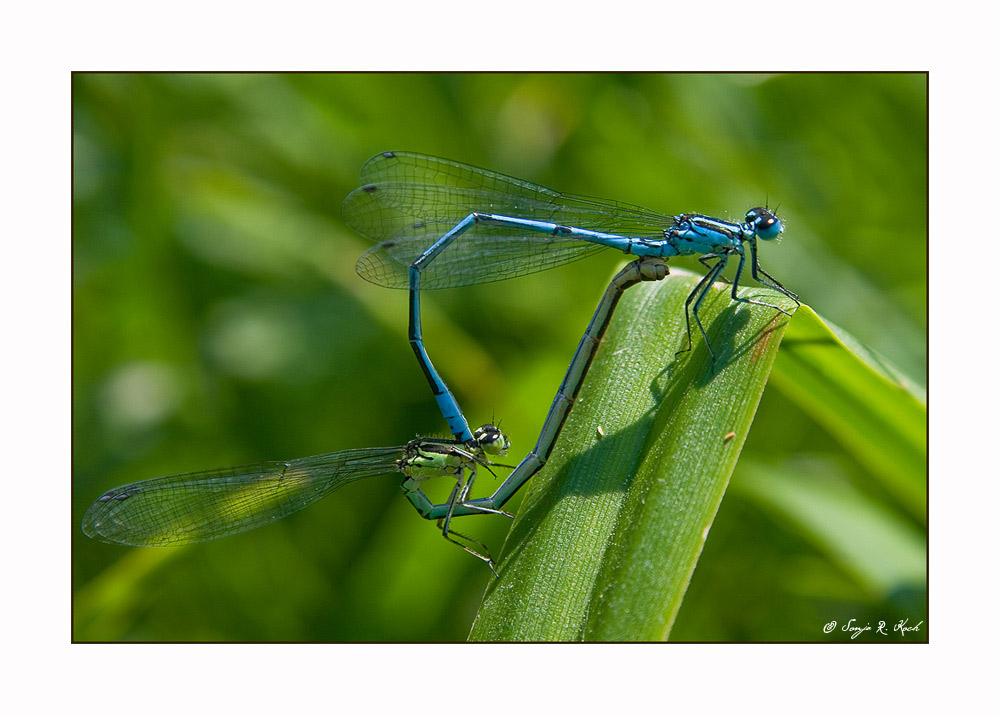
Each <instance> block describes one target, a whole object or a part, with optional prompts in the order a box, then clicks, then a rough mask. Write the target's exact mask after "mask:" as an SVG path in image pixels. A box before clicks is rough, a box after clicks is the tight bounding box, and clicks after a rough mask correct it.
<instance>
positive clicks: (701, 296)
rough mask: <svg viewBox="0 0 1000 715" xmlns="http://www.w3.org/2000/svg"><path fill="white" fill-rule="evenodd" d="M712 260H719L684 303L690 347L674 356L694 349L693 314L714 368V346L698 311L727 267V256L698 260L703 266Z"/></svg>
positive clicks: (721, 255) (710, 255)
mask: <svg viewBox="0 0 1000 715" xmlns="http://www.w3.org/2000/svg"><path fill="white" fill-rule="evenodd" d="M712 258H716V259H718V260H717V261H716V262H715V265H713V266H711V267H710V268H709V271H708V273H706V274H705V277H704V278H702V279H701V280H700V281H698V285H696V286H695V287H694V290H693V291H691V293H690V294H689V295H688V297H687V300H685V301H684V321H685V322H686V323H687V337H688V346H687V347H686V348H685V349H683V350H678V351H677V352H676V353H674V355H675V356H676V355H680V354H681V353H686V352H690V351H691V350H692V348H693V347H694V342H693V341H692V340H691V314H692V313H693V314H694V321H695V323H697V324H698V330H700V331H701V336H702V337H703V338H704V339H705V347H707V348H708V354H709V357H711V358H712V365H713V366H714V365H715V352H714V351H713V350H712V345H711V343H709V341H708V333H706V332H705V328H704V326H703V325H702V324H701V318H699V317H698V309H699V308H700V307H701V303H702V301H704V300H705V296H706V295H708V291H710V290H711V289H712V285H713V284H714V283H715V280H716V279H717V278H718V277H719V274H720V273H722V271H723V270H724V269H725V267H726V260H727V258H726V255H725V254H716V253H708V254H705V255H704V256H702V257H701V258H699V259H698V260H699V261H700V262H701V263H702V265H704V266H708V263H707V262H706V261H708V260H711V259H712ZM695 296H697V299H695ZM692 301H694V306H693V307H692V306H691V302H692Z"/></svg>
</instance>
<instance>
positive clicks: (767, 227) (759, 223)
mask: <svg viewBox="0 0 1000 715" xmlns="http://www.w3.org/2000/svg"><path fill="white" fill-rule="evenodd" d="M747 223H752V224H753V225H754V228H756V229H757V238H759V239H761V240H764V241H770V240H771V239H773V238H777V237H778V236H780V235H781V232H782V231H784V230H785V227H784V225H782V223H781V219H780V218H778V217H777V216H775V215H774V214H773V213H772V212H771V211H769V210H768V209H766V208H763V207H761V206H758V207H757V208H755V209H750V210H749V211H747Z"/></svg>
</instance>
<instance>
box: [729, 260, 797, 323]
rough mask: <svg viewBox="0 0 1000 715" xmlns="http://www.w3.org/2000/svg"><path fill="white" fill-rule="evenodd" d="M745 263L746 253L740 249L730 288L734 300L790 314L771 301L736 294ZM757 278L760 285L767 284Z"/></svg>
mask: <svg viewBox="0 0 1000 715" xmlns="http://www.w3.org/2000/svg"><path fill="white" fill-rule="evenodd" d="M745 264H746V255H745V254H744V253H743V252H742V251H740V262H739V264H738V265H737V266H736V276H735V277H734V278H733V290H732V297H733V300H734V301H736V302H737V303H749V304H751V305H759V306H762V307H764V308H774V309H775V310H777V311H778V312H781V313H784V314H785V315H791V313H789V312H788V311H787V310H785V309H784V308H782V307H781V306H778V305H772V304H771V303H765V302H764V301H762V300H755V299H753V298H740V297H739V296H738V295H736V291H737V290H739V287H740V276H742V275H743V266H744V265H745ZM751 265H753V264H751ZM754 278H755V279H757V278H756V276H754ZM757 280H758V282H760V283H761V284H762V285H767V283H764V282H763V281H760V280H759V279H757ZM768 287H773V286H768ZM796 302H798V301H796Z"/></svg>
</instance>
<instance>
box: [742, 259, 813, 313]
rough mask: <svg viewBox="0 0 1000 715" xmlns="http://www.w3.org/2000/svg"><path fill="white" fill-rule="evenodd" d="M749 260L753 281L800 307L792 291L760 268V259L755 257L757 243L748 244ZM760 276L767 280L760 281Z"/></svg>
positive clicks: (797, 298)
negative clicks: (772, 289)
mask: <svg viewBox="0 0 1000 715" xmlns="http://www.w3.org/2000/svg"><path fill="white" fill-rule="evenodd" d="M750 258H751V261H750V275H752V276H753V279H754V280H755V281H757V282H758V283H760V284H762V285H766V286H768V287H769V288H774V289H775V290H776V291H778V292H779V293H782V294H784V295H786V296H788V297H789V298H791V299H792V300H794V301H795V305H802V304H801V303H800V302H799V297H798V296H797V295H795V293H792V291H790V290H788V289H787V288H785V286H783V285H781V283H779V282H778V279H777V278H775V277H774V276H772V275H771V274H770V273H768V272H767V271H765V270H764V269H763V268H761V266H760V259H759V258H758V257H757V243H756V242H754V243H751V244H750ZM761 275H763V276H764V278H766V279H767V280H764V279H762V278H761ZM778 310H781V309H780V308H779V309H778ZM781 312H783V313H785V314H786V315H790V313H788V312H786V311H783V310H782V311H781Z"/></svg>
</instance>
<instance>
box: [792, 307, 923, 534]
mask: <svg viewBox="0 0 1000 715" xmlns="http://www.w3.org/2000/svg"><path fill="white" fill-rule="evenodd" d="M773 379H774V384H775V387H776V388H777V389H779V390H781V391H782V392H783V393H785V394H786V395H787V396H788V397H789V398H790V399H791V400H793V401H794V402H796V403H797V404H798V405H799V407H801V408H802V409H803V410H804V411H806V412H807V413H809V415H810V416H812V417H813V418H814V419H815V420H816V421H817V422H818V423H819V424H821V425H823V426H824V427H826V428H827V429H828V430H829V431H830V433H831V434H833V435H834V436H835V437H836V438H837V439H839V440H840V441H841V442H842V443H843V444H844V446H845V447H846V448H847V450H848V451H849V452H850V453H851V454H852V455H854V456H855V457H856V458H857V459H859V460H860V461H861V462H862V463H863V464H864V465H865V466H866V467H867V468H868V469H869V470H870V471H871V472H872V474H873V475H874V476H875V477H876V478H878V479H879V480H880V482H881V483H882V484H883V486H884V487H885V488H886V489H887V490H888V491H889V492H891V493H892V494H893V495H894V496H895V497H896V498H897V499H898V500H899V501H900V503H901V504H903V506H904V507H905V508H906V509H907V510H908V511H909V512H910V513H911V514H912V515H913V516H916V517H917V518H918V519H921V520H925V519H926V511H927V487H926V475H927V406H926V404H924V402H923V400H922V396H923V392H922V390H921V389H920V388H918V387H917V386H915V385H914V384H913V382H912V381H910V380H908V379H906V378H905V377H903V376H902V375H901V373H900V372H899V370H897V369H895V368H894V367H893V366H892V365H890V364H889V363H888V362H887V361H885V360H884V359H883V358H881V357H880V356H878V355H876V354H875V353H873V352H871V351H869V350H867V349H866V348H863V347H860V346H859V345H858V344H857V342H856V341H854V340H853V338H851V337H850V336H848V335H846V334H845V333H844V332H843V331H842V330H840V329H836V328H834V327H833V326H832V325H830V324H828V323H827V322H824V320H823V319H822V318H820V317H819V316H818V315H816V313H815V312H813V311H812V309H810V308H809V307H807V306H802V308H801V309H800V310H799V311H798V312H797V313H796V315H795V320H793V321H792V322H791V325H790V326H789V328H788V331H787V333H786V335H785V339H784V341H783V343H782V350H781V354H780V355H779V356H778V360H777V362H776V363H775V365H774V375H773Z"/></svg>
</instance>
